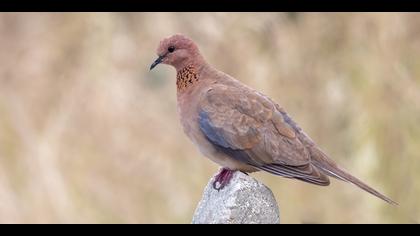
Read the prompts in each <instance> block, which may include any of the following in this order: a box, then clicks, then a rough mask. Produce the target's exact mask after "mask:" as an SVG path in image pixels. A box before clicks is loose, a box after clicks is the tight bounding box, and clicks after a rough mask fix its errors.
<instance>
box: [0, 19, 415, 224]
mask: <svg viewBox="0 0 420 236" xmlns="http://www.w3.org/2000/svg"><path fill="white" fill-rule="evenodd" d="M173 33H184V34H186V35H188V36H190V37H191V38H193V39H194V40H195V41H196V43H197V44H198V45H199V47H200V49H201V51H202V53H203V54H204V56H205V57H206V58H207V60H208V61H209V62H210V63H211V64H213V65H214V66H215V67H216V68H218V69H221V70H223V71H225V72H227V73H228V74H230V75H233V76H234V77H236V78H238V79H239V80H241V81H243V82H244V83H246V84H248V85H250V86H252V87H254V88H256V89H257V90H260V91H261V92H263V93H265V94H267V95H269V96H270V97H272V98H273V99H274V100H275V101H277V102H278V103H279V104H281V105H282V106H283V107H285V109H286V110H287V111H288V112H289V114H290V115H291V116H292V117H293V118H294V120H295V121H296V122H297V123H298V124H300V126H301V127H302V128H303V129H304V130H305V131H306V133H308V134H309V135H310V136H311V137H312V138H313V139H314V140H315V141H316V142H317V143H318V144H319V145H320V146H321V148H322V149H323V150H324V151H325V152H326V153H328V154H329V155H330V156H331V157H332V158H333V159H334V160H336V161H337V162H338V163H339V164H340V165H341V166H343V167H344V168H345V169H347V170H349V171H350V172H351V173H353V174H354V175H356V176H358V177H359V178H361V179H362V180H364V181H366V182H367V183H369V184H370V185H371V186H373V187H375V188H376V189H378V190H379V191H381V192H383V193H385V194H386V195H388V196H389V197H391V198H393V199H394V200H396V201H397V202H399V203H400V205H399V206H398V207H394V206H390V205H388V204H386V203H384V202H382V201H381V200H378V199H377V198H375V197H373V196H371V195H370V194H367V193H365V192H363V191H362V190H359V189H358V188H356V187H354V186H352V185H350V184H346V183H342V182H339V181H336V180H333V182H332V185H331V186H329V187H318V186H312V185H309V184H306V183H303V182H299V181H294V180H289V179H284V178H280V177H276V176H272V175H269V174H265V173H256V174H252V175H253V176H254V177H256V178H257V179H259V180H260V181H262V182H263V183H265V184H266V185H267V186H268V187H270V188H271V189H272V190H273V192H274V195H275V196H276V198H277V201H278V203H279V206H280V210H281V220H282V223H420V202H419V198H420V196H419V194H420V184H419V183H417V182H416V181H419V180H420V162H419V157H420V15H419V14H414V13H412V14H409V13H407V14H398V13H373V14H370V13H357V14H351V13H342V14H332V13H328V14H317V13H308V14H307V13H305V14H300V13H65V14H64V13H19V14H15V13H2V14H0V35H1V37H0V49H1V50H0V223H190V222H191V219H192V215H193V212H194V210H195V207H196V205H197V203H198V201H199V200H200V198H201V194H202V191H203V189H204V187H205V185H206V184H207V182H208V180H209V178H210V177H211V176H212V175H213V174H215V173H216V172H217V170H218V166H217V165H216V164H213V163H212V162H210V161H209V160H207V159H206V158H203V156H202V155H201V154H200V153H199V152H198V151H197V149H196V148H195V147H194V146H193V145H192V143H191V142H190V141H189V140H188V139H187V138H186V136H185V135H184V134H183V131H182V128H181V125H180V124H179V122H178V116H177V110H176V96H175V95H176V88H175V70H174V69H173V68H170V67H169V66H163V65H161V66H158V67H157V68H156V69H155V70H153V71H151V72H150V71H149V66H150V64H151V63H152V62H153V61H154V60H155V59H156V53H155V51H156V48H157V46H158V43H159V41H160V40H161V39H162V38H164V37H166V36H169V35H171V34H173Z"/></svg>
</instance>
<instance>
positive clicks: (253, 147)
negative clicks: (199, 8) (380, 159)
mask: <svg viewBox="0 0 420 236" xmlns="http://www.w3.org/2000/svg"><path fill="white" fill-rule="evenodd" d="M157 54H158V59H156V61H155V62H154V63H153V64H152V65H151V67H150V69H153V68H154V67H155V66H156V65H158V64H160V63H163V64H168V65H172V66H173V67H175V69H176V71H177V75H176V87H177V101H178V112H179V116H180V120H181V123H182V126H183V128H184V132H185V134H186V135H187V136H188V137H189V138H190V139H191V141H192V142H193V143H194V144H195V145H196V146H197V147H198V148H199V150H200V151H201V153H202V154H203V155H204V156H206V157H208V158H209V159H211V160H212V161H214V162H216V163H217V164H219V165H221V166H222V167H223V168H222V170H221V171H220V173H219V174H218V175H217V176H216V178H215V180H214V183H213V187H214V188H216V189H221V188H223V187H224V186H225V185H226V184H228V183H229V180H230V178H231V177H232V173H233V172H234V171H238V170H239V171H242V172H254V171H266V172H269V173H271V174H275V175H279V176H282V177H286V178H292V179H298V180H302V181H305V182H308V183H311V184H316V185H321V186H327V185H329V183H330V181H329V178H328V176H331V177H334V178H337V179H340V180H343V181H346V182H350V183H353V184H355V185H356V186H358V187H360V188H361V189H363V190H365V191H367V192H369V193H371V194H373V195H375V196H377V197H379V198H381V199H383V200H384V201H386V202H388V203H391V204H396V202H394V201H393V200H391V199H389V198H388V197H386V196H384V195H383V194H381V193H379V192H378V191H376V190H374V189H373V188H371V187H369V186H368V185H366V184H365V183H363V182H362V181H360V180H359V179H357V178H356V177H354V176H352V175H350V174H349V173H347V172H346V171H344V170H343V169H341V168H340V167H338V166H337V164H336V163H335V162H334V161H332V160H331V159H330V158H328V156H327V155H326V154H325V153H324V152H323V151H321V149H320V148H318V147H317V145H316V144H315V143H314V141H312V139H310V138H309V137H308V135H307V134H305V133H304V132H303V131H302V129H301V128H300V127H299V126H298V125H297V124H296V123H295V122H294V121H293V120H292V118H291V117H290V116H289V115H288V114H287V113H286V111H285V110H284V109H283V108H282V107H280V106H279V105H278V104H277V103H275V102H274V101H273V100H271V99H270V98H269V97H267V96H265V95H264V94H262V93H260V92H258V91H256V90H254V89H252V88H250V87H248V86H246V85H245V84H243V83H241V82H240V81H238V80H236V79H234V78H232V77H231V76H229V75H227V74H225V73H223V72H221V71H219V70H217V69H215V68H213V67H212V66H211V65H209V64H208V63H207V62H206V61H205V60H204V58H203V57H202V55H201V54H200V51H199V49H198V47H197V46H196V44H195V43H194V42H193V41H192V40H191V39H189V38H187V37H186V36H183V35H180V34H176V35H173V36H171V37H168V38H165V39H163V40H162V41H161V42H160V44H159V47H158V49H157Z"/></svg>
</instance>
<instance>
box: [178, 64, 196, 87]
mask: <svg viewBox="0 0 420 236" xmlns="http://www.w3.org/2000/svg"><path fill="white" fill-rule="evenodd" d="M197 81H198V74H197V71H196V70H195V68H194V66H193V65H189V66H186V67H185V68H184V69H182V70H180V71H178V73H177V74H176V87H177V89H178V91H179V92H182V91H183V90H185V89H186V88H188V87H190V86H191V85H192V84H194V83H195V82H197Z"/></svg>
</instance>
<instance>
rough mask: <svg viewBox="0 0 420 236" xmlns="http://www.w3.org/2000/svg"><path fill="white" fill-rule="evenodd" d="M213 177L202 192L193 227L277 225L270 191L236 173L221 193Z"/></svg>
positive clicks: (248, 177) (274, 206)
mask: <svg viewBox="0 0 420 236" xmlns="http://www.w3.org/2000/svg"><path fill="white" fill-rule="evenodd" d="M213 180H214V176H213V178H212V179H211V180H210V181H209V183H208V184H207V186H206V188H205V189H204V193H203V197H202V199H201V201H200V202H199V203H198V206H197V209H196V210H195V213H194V217H193V220H192V223H193V224H278V223H280V211H279V208H278V206H277V202H276V199H275V198H274V195H273V193H272V192H271V190H270V189H269V188H268V187H266V186H265V185H263V184H262V183H260V182H258V181H257V180H256V179H254V178H253V177H251V176H248V175H246V174H244V173H242V172H240V171H236V172H235V173H234V175H233V178H232V179H231V181H230V183H229V184H228V185H227V186H225V187H224V188H223V189H221V190H220V191H217V190H215V189H213V186H212V183H213Z"/></svg>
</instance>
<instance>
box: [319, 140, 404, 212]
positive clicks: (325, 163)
mask: <svg viewBox="0 0 420 236" xmlns="http://www.w3.org/2000/svg"><path fill="white" fill-rule="evenodd" d="M311 151H312V160H313V164H314V165H315V166H316V167H318V168H319V169H321V170H322V171H324V173H325V174H327V175H329V176H331V177H334V178H337V179H340V180H343V181H346V182H350V183H352V184H354V185H356V186H357V187H359V188H361V189H363V190H365V191H366V192H368V193H370V194H372V195H374V196H376V197H378V198H380V199H382V200H384V201H386V202H388V203H389V204H392V205H398V203H397V202H395V201H393V200H392V199H390V198H388V197H387V196H385V195H383V194H382V193H380V192H378V191H376V190H375V189H373V188H372V187H370V186H368V185H367V184H365V183H363V182H362V181H361V180H359V179H358V178H356V177H354V176H353V175H351V174H349V173H347V172H346V171H344V170H342V169H341V168H340V167H338V166H337V164H335V163H334V162H333V161H332V160H331V159H329V158H328V156H327V155H326V154H325V153H323V152H322V151H321V150H319V149H318V148H314V149H313V150H311Z"/></svg>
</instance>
